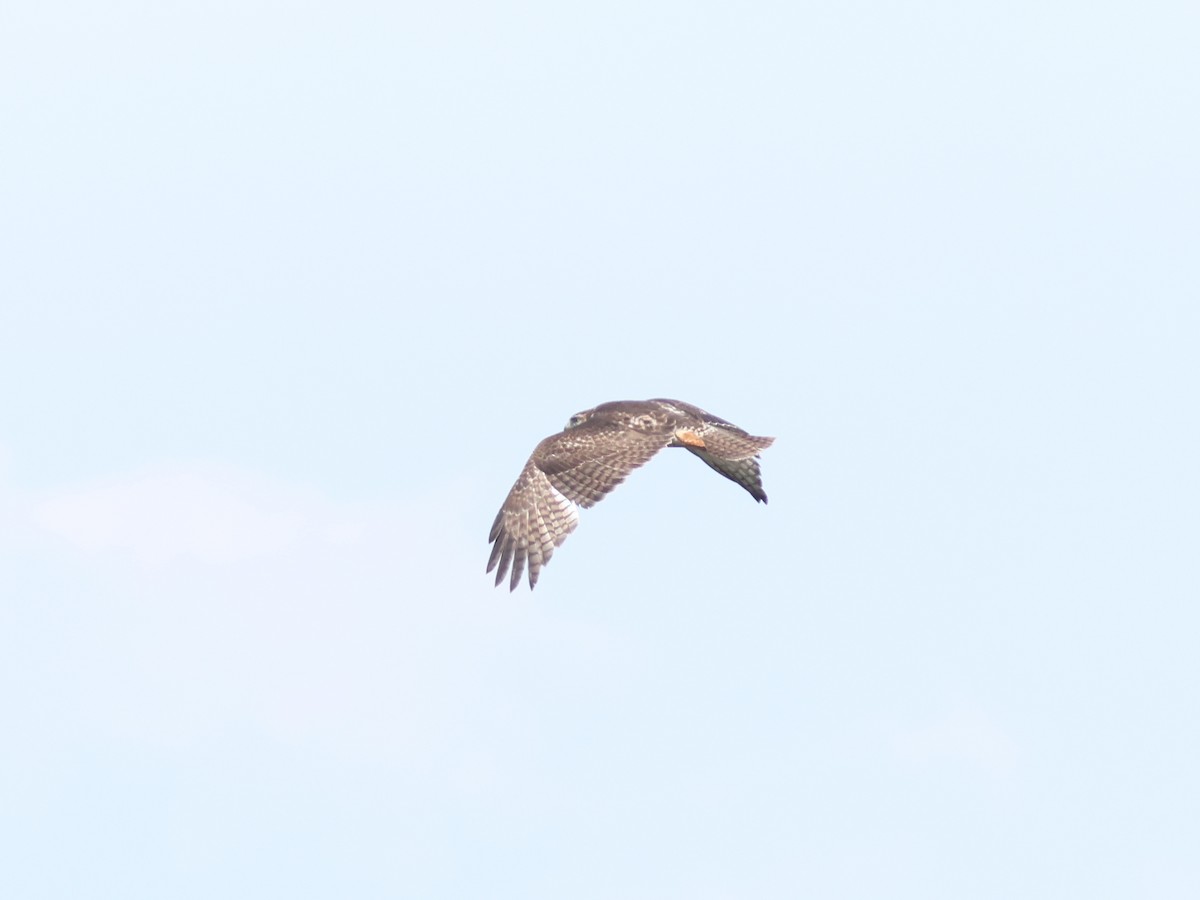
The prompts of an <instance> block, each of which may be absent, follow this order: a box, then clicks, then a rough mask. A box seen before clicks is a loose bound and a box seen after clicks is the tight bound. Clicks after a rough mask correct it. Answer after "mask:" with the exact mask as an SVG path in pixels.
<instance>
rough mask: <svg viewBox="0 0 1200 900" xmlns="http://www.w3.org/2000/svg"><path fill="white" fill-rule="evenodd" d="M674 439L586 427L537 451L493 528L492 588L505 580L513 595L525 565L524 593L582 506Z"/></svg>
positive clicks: (591, 503) (564, 433)
mask: <svg viewBox="0 0 1200 900" xmlns="http://www.w3.org/2000/svg"><path fill="white" fill-rule="evenodd" d="M671 439H672V434H671V433H670V432H662V433H659V432H649V431H639V430H630V429H627V428H620V427H616V426H612V425H606V424H605V425H595V426H592V425H591V423H585V424H583V425H581V426H579V427H577V428H570V429H568V430H566V431H562V432H559V433H558V434H554V435H551V436H550V437H548V438H546V439H545V440H544V441H542V442H541V443H540V444H538V445H537V447H536V449H534V451H533V455H532V456H530V458H529V461H528V462H527V463H526V464H525V468H524V469H522V470H521V474H520V476H519V477H518V478H517V481H516V484H514V485H513V487H512V490H511V491H509V493H508V497H507V499H506V500H505V501H504V505H503V506H502V507H501V508H500V512H499V513H498V514H497V515H496V521H495V522H493V523H492V531H491V534H490V536H489V537H488V540H489V541H491V542H492V552H491V556H490V557H489V559H488V567H487V570H488V571H489V572H491V571H492V569H497V571H496V584H500V582H502V581H503V580H504V576H505V575H507V574H509V570H510V568H511V577H510V579H509V590H516V587H517V585H518V584H519V583H520V581H521V575H522V574H523V572H524V570H525V568H526V565H528V570H529V587H530V589H532V588H533V586H534V585H535V584H537V580H538V574H539V573H540V572H541V569H542V566H544V565H545V564H546V563H548V562H549V561H550V557H551V556H552V555H553V554H554V550H555V548H556V547H560V546H562V543H563V541H565V540H566V539H567V535H569V534H570V533H571V532H572V531H574V530H575V528H576V526H577V525H578V524H579V509H580V507H583V508H585V509H586V508H587V507H589V506H594V505H595V504H596V503H598V502H599V501H600V500H601V499H603V497H604V496H605V495H606V494H607V493H608V492H609V491H611V490H612V489H613V488H615V487H616V486H617V485H618V484H620V483H621V482H622V481H624V480H625V479H626V477H628V475H629V473H630V472H632V471H633V470H634V469H636V468H638V467H639V466H642V465H644V464H645V463H647V462H648V461H649V460H650V458H651V457H652V456H654V454H656V453H657V452H658V451H659V450H661V449H663V447H666V446H667V445H668V444H669V443H670V441H671Z"/></svg>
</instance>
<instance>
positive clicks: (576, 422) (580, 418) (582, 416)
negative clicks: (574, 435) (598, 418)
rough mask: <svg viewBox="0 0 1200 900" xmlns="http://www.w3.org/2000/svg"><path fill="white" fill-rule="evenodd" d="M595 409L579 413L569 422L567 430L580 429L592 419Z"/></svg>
mask: <svg viewBox="0 0 1200 900" xmlns="http://www.w3.org/2000/svg"><path fill="white" fill-rule="evenodd" d="M594 412H595V410H594V409H585V410H584V411H583V412H577V413H575V415H573V416H571V418H570V419H568V420H567V428H578V427H579V426H580V425H582V424H583V423H584V422H586V421H587V420H588V419H590V418H591V417H592V413H594Z"/></svg>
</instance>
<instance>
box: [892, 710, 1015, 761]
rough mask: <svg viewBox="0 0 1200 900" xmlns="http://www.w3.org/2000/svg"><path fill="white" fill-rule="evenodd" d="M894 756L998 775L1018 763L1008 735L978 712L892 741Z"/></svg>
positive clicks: (967, 712) (944, 720)
mask: <svg viewBox="0 0 1200 900" xmlns="http://www.w3.org/2000/svg"><path fill="white" fill-rule="evenodd" d="M894 747H895V749H896V752H897V753H898V754H899V755H900V756H901V757H903V758H904V759H907V760H910V761H912V762H917V763H921V764H926V765H928V764H933V763H939V762H951V763H960V764H965V765H968V766H971V767H972V768H975V769H980V770H982V771H985V772H988V773H990V774H993V775H1000V774H1004V773H1007V772H1011V771H1012V770H1013V769H1014V768H1015V766H1016V763H1017V755H1018V753H1017V746H1016V744H1015V742H1014V741H1013V740H1012V738H1011V737H1009V736H1008V734H1007V733H1006V732H1005V731H1004V730H1003V729H1001V728H1000V727H999V726H998V725H997V724H996V723H995V722H994V721H992V719H991V718H989V717H988V716H986V715H984V714H983V713H982V712H980V711H979V710H975V709H968V710H960V711H958V712H955V713H952V714H950V715H948V716H946V717H944V718H941V719H938V720H936V721H934V722H931V723H929V724H928V725H925V726H923V727H920V728H916V729H913V730H910V731H904V732H901V733H900V734H898V735H896V737H895V738H894Z"/></svg>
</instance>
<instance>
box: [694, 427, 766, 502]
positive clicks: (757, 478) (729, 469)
mask: <svg viewBox="0 0 1200 900" xmlns="http://www.w3.org/2000/svg"><path fill="white" fill-rule="evenodd" d="M765 440H767V441H770V440H773V439H772V438H766V439H765ZM706 443H707V440H706ZM766 446H770V444H767V445H766ZM687 449H688V451H689V452H690V453H694V454H695V455H696V456H698V457H700V458H701V459H702V460H704V462H705V463H706V464H707V465H708V466H709V467H710V468H712V469H713V470H715V471H717V472H720V473H721V474H722V475H724V476H725V477H726V478H728V479H729V480H730V481H732V482H734V483H735V484H739V485H741V486H742V487H743V488H745V489H746V491H747V492H748V493H749V494H750V496H751V497H753V498H754V499H755V500H757V501H758V502H759V503H766V502H767V492H766V491H764V490H763V486H762V470H761V469H760V468H759V465H758V459H757V458H756V457H753V456H751V457H747V458H744V459H725V458H723V457H720V456H715V455H713V454H712V453H709V452H708V451H707V450H700V449H699V448H696V447H688V448H687Z"/></svg>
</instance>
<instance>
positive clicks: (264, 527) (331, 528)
mask: <svg viewBox="0 0 1200 900" xmlns="http://www.w3.org/2000/svg"><path fill="white" fill-rule="evenodd" d="M33 519H34V522H35V523H36V524H37V525H38V526H40V527H41V528H42V529H44V530H46V531H49V532H51V533H53V534H55V535H58V536H59V537H61V538H63V539H65V540H66V541H68V542H69V543H71V544H73V545H75V546H76V547H78V548H80V549H82V550H84V551H87V552H89V553H100V552H105V551H116V552H123V553H127V554H130V555H132V556H133V558H134V559H136V560H137V561H138V562H139V563H142V564H144V565H149V566H160V565H163V564H166V563H169V562H172V561H174V560H180V559H195V560H199V561H201V562H206V563H230V562H236V561H239V560H244V559H249V558H253V557H259V556H264V555H271V554H276V553H279V552H281V551H283V550H285V549H287V548H288V547H290V546H292V545H293V544H295V543H296V542H297V541H298V540H299V539H300V538H301V537H303V536H305V535H312V534H314V533H316V536H317V537H319V538H322V539H324V540H327V541H331V542H335V543H346V542H352V541H353V540H355V539H356V537H357V536H358V535H359V533H360V531H361V529H360V528H358V527H357V526H356V525H355V524H354V523H352V522H344V521H335V522H325V521H321V520H320V519H318V518H317V517H315V516H314V515H313V514H312V512H311V511H310V510H308V509H306V504H305V502H304V500H303V499H302V498H300V497H297V496H289V495H287V494H285V493H283V492H280V491H272V490H271V489H269V488H267V487H265V486H264V485H262V484H257V483H254V482H252V481H250V480H249V479H246V478H244V477H240V476H236V475H232V474H229V473H218V472H213V471H203V470H199V469H173V470H167V471H154V472H149V473H141V474H138V475H136V476H133V477H130V478H127V479H124V480H119V481H114V482H111V483H108V484H104V485H100V486H91V487H87V488H84V489H81V490H77V491H74V492H67V493H62V494H59V495H57V496H54V497H51V498H48V499H45V500H42V501H41V502H39V503H37V504H36V505H35V507H34V510H33Z"/></svg>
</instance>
